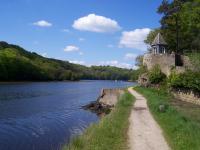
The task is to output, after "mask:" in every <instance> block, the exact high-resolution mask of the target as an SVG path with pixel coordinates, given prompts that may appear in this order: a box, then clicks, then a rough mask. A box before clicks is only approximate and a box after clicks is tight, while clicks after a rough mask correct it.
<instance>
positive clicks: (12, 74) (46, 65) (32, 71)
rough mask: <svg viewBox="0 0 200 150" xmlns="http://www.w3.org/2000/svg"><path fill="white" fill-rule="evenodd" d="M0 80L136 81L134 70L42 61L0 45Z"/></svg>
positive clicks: (27, 53)
mask: <svg viewBox="0 0 200 150" xmlns="http://www.w3.org/2000/svg"><path fill="white" fill-rule="evenodd" d="M0 70H1V72H0V81H47V80H48V81H49V80H72V81H74V80H80V79H91V80H136V79H137V71H135V70H132V69H123V68H117V67H112V66H91V67H86V66H83V65H78V64H72V63H69V62H68V61H61V60H57V59H52V58H45V57H42V56H40V55H38V54H37V53H34V52H28V51H26V50H24V49H23V48H21V47H19V46H17V45H12V44H8V43H6V42H0Z"/></svg>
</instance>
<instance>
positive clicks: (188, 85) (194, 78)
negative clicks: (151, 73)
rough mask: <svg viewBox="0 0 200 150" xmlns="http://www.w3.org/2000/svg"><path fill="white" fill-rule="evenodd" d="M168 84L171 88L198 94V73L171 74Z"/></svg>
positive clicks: (199, 87)
mask: <svg viewBox="0 0 200 150" xmlns="http://www.w3.org/2000/svg"><path fill="white" fill-rule="evenodd" d="M168 84H169V86H170V87H172V88H183V89H190V90H193V91H197V92H200V73H199V72H192V71H186V72H185V73H181V74H176V73H175V72H173V73H172V74H171V75H170V76H169V78H168Z"/></svg>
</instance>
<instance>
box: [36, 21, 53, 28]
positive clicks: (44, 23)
mask: <svg viewBox="0 0 200 150" xmlns="http://www.w3.org/2000/svg"><path fill="white" fill-rule="evenodd" d="M33 25H35V26H39V27H51V26H52V23H50V22H48V21H45V20H40V21H37V22H34V23H33Z"/></svg>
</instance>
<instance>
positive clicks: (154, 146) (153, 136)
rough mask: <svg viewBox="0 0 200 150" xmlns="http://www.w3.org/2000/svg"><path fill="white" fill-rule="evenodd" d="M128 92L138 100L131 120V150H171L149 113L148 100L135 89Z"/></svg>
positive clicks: (129, 136) (129, 132)
mask: <svg viewBox="0 0 200 150" xmlns="http://www.w3.org/2000/svg"><path fill="white" fill-rule="evenodd" d="M128 91H129V92H130V93H131V94H132V95H133V96H135V98H136V101H135V104H134V106H133V109H132V112H131V115H130V118H129V121H130V127H129V131H128V138H129V148H130V150H170V148H169V146H168V144H167V142H166V141H165V139H164V137H163V135H162V130H161V129H160V127H159V125H158V124H157V123H156V121H155V120H154V118H153V116H152V115H151V113H150V111H149V108H148V106H147V100H146V99H145V98H144V97H143V96H142V95H140V94H139V93H137V92H136V91H135V90H133V88H129V89H128Z"/></svg>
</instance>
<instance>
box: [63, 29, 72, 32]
mask: <svg viewBox="0 0 200 150" xmlns="http://www.w3.org/2000/svg"><path fill="white" fill-rule="evenodd" d="M62 31H63V32H67V33H69V32H70V30H69V29H63V30H62Z"/></svg>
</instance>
